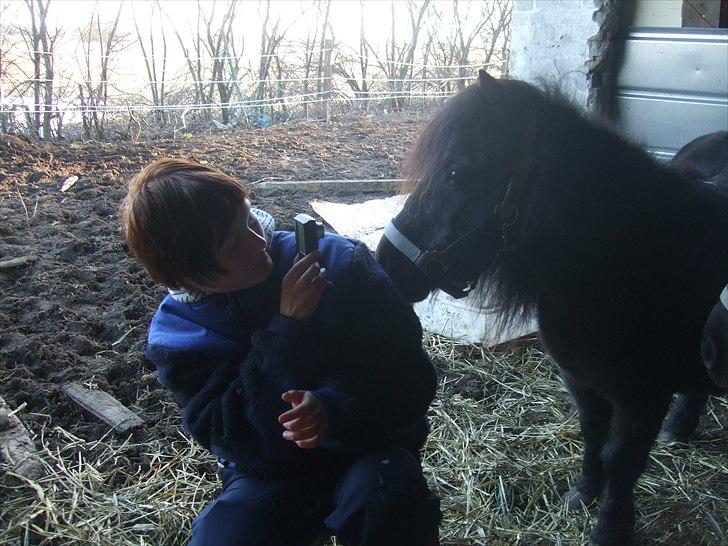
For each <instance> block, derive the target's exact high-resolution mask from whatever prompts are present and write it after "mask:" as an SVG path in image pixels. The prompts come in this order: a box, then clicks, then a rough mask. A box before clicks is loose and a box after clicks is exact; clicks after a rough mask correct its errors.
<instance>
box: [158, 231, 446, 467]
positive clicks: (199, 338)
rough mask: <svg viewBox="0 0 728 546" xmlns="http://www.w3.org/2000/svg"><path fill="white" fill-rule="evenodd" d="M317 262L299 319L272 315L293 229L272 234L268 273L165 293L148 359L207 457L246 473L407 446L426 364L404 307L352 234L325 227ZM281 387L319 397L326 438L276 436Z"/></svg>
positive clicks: (425, 384) (424, 402)
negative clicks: (257, 280)
mask: <svg viewBox="0 0 728 546" xmlns="http://www.w3.org/2000/svg"><path fill="white" fill-rule="evenodd" d="M320 250H321V252H322V258H321V260H320V263H321V265H323V266H325V267H326V268H327V278H328V279H329V281H330V285H329V287H328V288H327V289H326V291H325V293H324V296H323V297H322V299H321V302H320V304H319V308H318V309H317V311H316V312H315V313H314V314H313V316H312V317H311V318H309V319H306V320H294V319H290V318H287V317H283V316H281V315H278V314H277V309H278V304H279V298H280V286H281V280H282V278H283V276H284V275H285V273H286V272H287V271H288V269H290V266H291V264H292V261H293V258H294V256H295V253H296V246H295V237H294V236H293V234H292V233H290V232H276V233H275V234H274V236H273V240H272V242H271V247H270V254H271V257H272V259H273V263H274V271H273V273H272V274H271V276H270V277H269V278H268V280H267V281H265V282H264V283H262V284H260V285H258V286H255V287H253V288H250V289H246V290H241V291H239V292H235V293H230V294H215V295H211V296H207V297H205V298H204V299H202V300H201V301H198V302H195V303H183V302H180V301H176V300H175V299H173V298H172V297H171V296H167V297H166V298H165V299H164V301H163V302H162V304H161V305H160V307H159V310H158V311H157V313H156V315H155V316H154V318H153V320H152V324H151V326H150V329H149V343H148V347H147V351H146V356H147V358H148V359H149V360H150V361H152V362H153V363H154V365H155V366H156V367H157V371H158V377H159V381H160V382H161V383H162V384H163V385H165V386H166V387H167V388H168V389H169V390H170V391H171V392H172V394H173V395H174V397H175V399H176V400H177V402H178V403H179V404H180V406H181V407H182V424H183V427H184V428H185V430H187V431H188V432H189V433H190V434H191V435H192V437H193V438H194V439H195V440H197V441H198V442H199V443H201V444H202V445H203V446H205V447H206V448H208V449H210V450H211V451H212V452H213V453H214V454H215V455H217V456H218V457H220V458H223V459H225V460H228V461H232V462H234V463H235V464H236V465H237V467H238V468H239V469H240V470H241V471H242V472H244V473H247V474H249V475H260V476H285V475H294V474H300V473H301V472H312V471H317V470H323V469H325V468H327V467H329V466H330V465H331V464H335V463H336V462H337V461H342V460H347V458H350V457H351V456H352V454H356V453H362V452H365V451H370V450H374V449H378V448H381V447H391V446H402V447H405V448H407V449H409V450H410V451H416V450H418V449H419V448H420V447H421V446H422V443H423V442H424V439H425V437H426V434H427V424H426V419H425V414H426V412H427V408H428V406H429V404H430V402H431V401H432V398H433V395H434V391H435V384H436V379H435V372H434V369H433V367H432V364H431V363H430V361H429V359H428V357H427V355H426V354H425V352H424V351H423V349H422V330H421V327H420V323H419V320H418V319H417V316H416V315H415V314H414V312H413V310H412V308H411V306H410V305H409V304H408V303H407V302H406V301H405V300H404V299H403V298H402V296H401V295H400V294H399V292H398V291H397V290H396V288H395V287H394V285H393V284H392V283H391V281H390V280H389V278H388V277H387V275H386V274H385V273H384V272H383V271H382V269H381V268H380V267H379V265H378V264H377V263H376V261H374V259H373V258H372V256H371V254H370V252H369V250H368V249H367V248H366V246H364V245H363V244H361V243H358V242H353V241H350V240H348V239H344V238H342V237H339V236H335V235H330V234H327V235H326V236H325V237H324V238H323V239H322V240H321V244H320ZM289 389H301V390H312V391H315V393H316V394H317V395H318V396H319V397H320V398H321V400H322V401H323V403H324V405H325V407H326V410H327V415H328V418H329V427H330V432H329V438H328V439H327V440H326V441H325V442H324V443H323V445H322V446H320V447H318V448H315V449H310V450H306V449H300V448H298V447H297V446H296V444H295V443H293V442H289V441H286V440H284V439H283V438H282V432H283V427H282V426H281V425H280V424H279V423H278V420H277V419H278V416H279V415H280V414H281V413H283V412H284V411H286V410H288V409H290V405H288V404H287V403H285V402H283V401H282V400H281V394H282V393H283V392H285V391H286V390H289Z"/></svg>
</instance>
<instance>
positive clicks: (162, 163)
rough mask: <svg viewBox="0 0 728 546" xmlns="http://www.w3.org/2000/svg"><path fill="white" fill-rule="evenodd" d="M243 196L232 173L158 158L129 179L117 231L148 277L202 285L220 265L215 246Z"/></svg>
mask: <svg viewBox="0 0 728 546" xmlns="http://www.w3.org/2000/svg"><path fill="white" fill-rule="evenodd" d="M247 196H248V194H247V192H246V191H245V188H243V186H242V185H241V184H240V182H239V181H238V180H236V179H235V178H233V177H231V176H229V175H227V174H225V173H223V172H222V171H220V170H219V169H216V168H214V167H210V166H208V165H202V164H200V163H195V162H193V161H187V160H184V159H173V158H166V159H159V160H157V161H155V162H153V163H151V164H149V165H147V166H146V167H144V169H142V171H141V172H140V173H139V174H138V175H137V176H135V177H134V178H133V179H132V180H131V182H130V183H129V189H128V192H127V194H126V197H125V198H124V201H123V202H122V204H121V209H120V213H119V216H120V219H121V224H122V231H123V234H124V237H125V238H126V241H127V243H128V244H129V249H130V250H131V252H132V254H134V256H136V258H137V259H138V260H139V261H140V262H141V263H142V264H143V265H144V267H146V269H147V271H148V272H149V276H150V277H151V278H152V280H154V281H156V282H158V283H161V284H163V285H165V286H168V287H170V288H190V287H189V286H186V283H189V282H193V283H195V284H201V285H203V284H204V283H205V281H210V280H214V279H215V277H217V276H218V275H219V274H221V273H224V270H223V269H222V267H221V266H220V264H219V263H218V261H217V254H218V251H219V250H220V246H221V245H222V244H223V243H224V242H225V239H226V238H227V236H228V235H229V233H230V230H231V229H232V222H233V220H234V219H235V216H236V214H237V212H238V211H239V210H240V207H241V206H242V204H243V202H244V201H245V199H246V197H247Z"/></svg>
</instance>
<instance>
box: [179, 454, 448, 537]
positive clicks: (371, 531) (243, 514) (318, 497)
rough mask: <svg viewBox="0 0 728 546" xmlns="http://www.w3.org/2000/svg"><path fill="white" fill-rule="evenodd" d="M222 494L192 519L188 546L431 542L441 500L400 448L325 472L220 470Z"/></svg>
mask: <svg viewBox="0 0 728 546" xmlns="http://www.w3.org/2000/svg"><path fill="white" fill-rule="evenodd" d="M221 477H222V479H223V491H222V493H221V494H220V496H219V497H217V499H215V500H214V501H213V502H212V503H211V504H209V505H208V506H207V507H206V508H205V509H204V510H203V511H202V512H201V513H200V515H199V516H198V517H197V519H196V520H195V522H194V523H193V526H192V540H191V541H190V543H189V545H190V546H310V545H311V544H312V543H313V542H314V540H316V539H317V538H318V537H321V536H322V535H324V534H327V535H328V536H330V535H336V537H337V541H338V542H339V543H341V544H344V546H389V545H392V546H394V545H397V546H404V545H407V546H421V545H425V544H435V542H434V540H435V539H436V537H437V526H438V524H439V521H440V517H441V514H440V507H439V506H440V503H439V500H438V499H437V497H435V496H434V495H432V493H431V492H430V490H429V489H428V487H427V484H426V482H425V479H424V477H423V476H422V470H421V467H420V463H419V461H418V460H417V459H416V458H415V457H413V456H412V455H411V454H410V453H409V452H407V451H405V450H404V449H392V450H383V451H380V452H376V453H371V454H368V455H365V456H362V457H360V458H359V459H356V460H354V461H353V463H352V464H351V465H350V466H348V467H347V468H342V469H341V470H338V471H333V472H331V473H329V474H327V475H325V476H320V475H319V476H301V477H300V478H296V479H263V478H251V477H246V476H244V475H242V474H240V473H238V472H236V471H235V470H229V469H223V471H222V472H221Z"/></svg>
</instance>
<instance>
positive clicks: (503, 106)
mask: <svg viewBox="0 0 728 546" xmlns="http://www.w3.org/2000/svg"><path fill="white" fill-rule="evenodd" d="M405 174H406V178H407V179H408V180H409V181H410V183H409V188H407V189H409V190H410V191H411V192H412V193H411V195H410V196H409V198H408V199H407V201H406V203H405V206H404V208H403V210H402V211H401V212H400V213H399V214H398V215H397V216H396V217H395V218H394V220H393V221H392V223H390V225H389V226H388V227H387V230H386V231H385V237H384V238H383V239H382V241H381V243H380V245H379V248H378V250H377V254H378V258H379V260H380V262H381V263H382V265H383V266H384V268H385V269H386V271H387V272H388V273H389V274H390V276H391V277H392V279H393V280H394V282H395V283H396V284H397V285H398V286H399V288H400V289H401V290H402V292H403V293H404V294H405V295H406V296H407V297H408V298H409V299H410V300H412V301H418V300H422V299H423V298H425V297H426V296H427V295H428V294H429V293H430V292H431V291H432V290H434V289H436V288H440V289H443V290H445V291H447V292H448V293H450V294H451V295H453V296H455V297H460V296H461V295H464V294H466V293H467V292H468V291H469V289H470V288H472V287H473V283H474V281H476V280H480V283H479V286H480V288H481V289H482V290H484V291H487V292H488V293H489V295H490V297H491V298H493V299H494V300H495V303H496V304H497V305H499V306H500V308H501V310H502V314H503V315H502V316H503V317H505V320H509V321H513V320H519V319H522V318H524V317H527V316H529V315H530V314H531V313H535V315H536V317H537V319H538V322H539V329H540V333H541V337H542V341H543V343H544V345H545V346H546V348H547V349H548V351H549V352H550V354H551V355H552V357H553V358H554V360H555V361H556V362H557V363H558V365H559V367H560V370H561V376H562V378H563V381H564V383H565V385H566V386H567V388H568V389H569V391H570V392H571V393H572V395H573V397H574V399H575V401H576V405H577V407H578V410H579V419H580V422H581V429H582V433H583V436H584V441H585V452H584V459H583V465H582V472H581V474H580V476H579V477H578V479H577V480H576V485H575V486H574V488H573V489H572V491H570V493H569V498H570V501H571V504H572V505H580V503H581V502H586V503H589V502H591V501H593V500H594V499H595V498H596V497H598V496H599V495H600V494H601V495H602V497H601V509H600V511H599V520H598V522H597V525H596V527H595V529H594V530H593V532H592V541H593V543H596V544H614V545H617V544H620V545H621V544H625V543H627V542H628V541H629V540H630V539H631V535H632V531H633V527H634V506H633V499H632V496H633V488H634V484H635V482H636V480H637V478H638V477H639V476H640V474H641V473H642V471H643V469H644V467H645V464H646V461H647V456H648V453H649V450H650V447H651V445H652V442H653V441H654V439H655V437H656V436H657V434H658V432H659V430H660V425H661V423H662V421H663V419H664V417H665V414H666V412H667V409H668V406H669V404H670V401H671V398H672V395H673V393H675V392H704V391H708V390H710V389H712V388H714V385H713V384H712V382H711V381H710V379H709V377H708V375H707V374H706V370H705V367H704V366H703V364H702V362H701V358H700V341H701V331H702V327H703V324H704V323H705V319H706V317H707V316H708V313H709V312H710V310H711V308H712V307H713V305H714V304H715V303H716V302H717V301H718V296H719V294H720V292H721V289H722V288H723V286H724V285H725V284H726V281H728V196H726V194H724V193H722V192H720V191H719V190H717V188H716V187H715V186H714V185H711V184H704V183H698V182H696V181H694V180H689V179H687V178H685V177H683V176H682V175H680V174H679V173H678V172H677V171H674V170H671V169H670V168H668V167H665V166H661V165H659V164H658V163H657V162H656V161H655V160H654V159H653V158H652V157H650V156H649V155H648V154H647V153H645V152H644V151H642V150H641V149H639V148H638V147H637V146H634V145H632V144H629V143H627V142H625V141H624V140H623V139H622V138H620V137H619V136H616V135H615V134H613V133H612V132H610V131H609V130H607V129H605V128H603V127H601V126H598V125H597V124H595V123H593V122H590V121H588V120H586V119H584V118H583V117H582V116H581V115H580V114H579V113H578V112H577V111H576V110H575V109H574V108H573V107H572V106H570V105H568V104H567V103H565V101H563V100H561V99H560V98H558V96H557V94H555V93H550V92H544V91H540V90H538V89H536V88H535V87H533V86H531V85H529V84H526V83H524V82H519V81H514V80H495V79H493V78H492V77H490V76H488V75H487V74H486V73H485V72H482V71H481V73H480V76H479V81H478V84H477V85H474V86H471V87H469V88H467V89H465V90H464V91H462V92H460V93H459V94H458V95H456V96H455V97H453V98H452V99H451V100H449V101H448V102H447V103H446V104H445V105H444V107H443V108H442V109H441V110H440V112H439V113H438V114H436V115H435V117H434V118H433V119H432V120H431V121H430V123H429V124H428V125H427V127H426V128H425V129H424V131H423V133H422V134H421V135H420V137H419V139H418V141H417V143H416V145H415V147H414V148H413V150H412V151H411V153H410V155H409V157H408V160H407V163H406V167H405Z"/></svg>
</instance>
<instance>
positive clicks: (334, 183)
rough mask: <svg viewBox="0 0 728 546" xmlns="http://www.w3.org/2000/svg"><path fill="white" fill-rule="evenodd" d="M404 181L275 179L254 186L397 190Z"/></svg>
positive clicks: (270, 190) (263, 190) (261, 188)
mask: <svg viewBox="0 0 728 546" xmlns="http://www.w3.org/2000/svg"><path fill="white" fill-rule="evenodd" d="M402 182H403V181H402V180H401V179H399V178H371V179H361V180H273V181H268V182H261V183H259V184H257V185H255V186H253V191H254V192H260V193H273V192H276V191H281V190H285V191H304V192H320V191H331V190H342V191H397V189H398V187H399V185H400V184H401V183H402Z"/></svg>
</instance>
